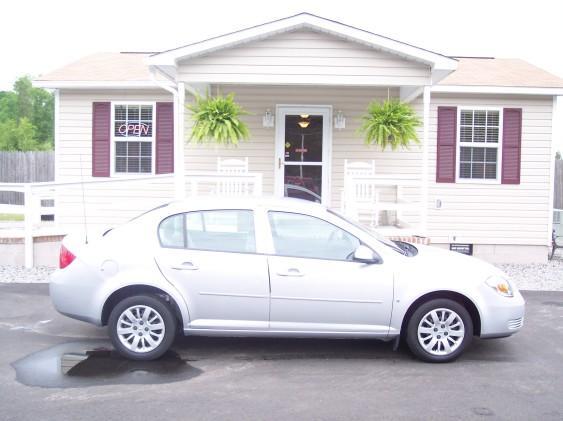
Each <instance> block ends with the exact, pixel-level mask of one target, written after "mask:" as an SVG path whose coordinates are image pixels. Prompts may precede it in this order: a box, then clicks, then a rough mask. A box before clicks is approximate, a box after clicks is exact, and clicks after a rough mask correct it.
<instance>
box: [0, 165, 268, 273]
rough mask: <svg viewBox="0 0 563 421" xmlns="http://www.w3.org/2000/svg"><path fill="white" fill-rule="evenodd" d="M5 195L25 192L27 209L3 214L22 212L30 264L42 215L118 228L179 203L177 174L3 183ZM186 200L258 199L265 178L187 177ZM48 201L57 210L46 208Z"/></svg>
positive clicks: (6, 208) (4, 209) (65, 223)
mask: <svg viewBox="0 0 563 421" xmlns="http://www.w3.org/2000/svg"><path fill="white" fill-rule="evenodd" d="M0 192H19V193H23V194H24V204H23V205H0V213H11V214H23V215H24V223H23V238H24V249H25V266H26V267H32V266H33V238H34V234H36V233H37V231H38V229H39V228H41V226H42V225H44V223H43V222H42V221H41V216H42V215H54V222H53V223H52V225H55V226H58V227H60V228H61V231H63V232H65V230H66V229H67V228H69V227H71V226H77V225H80V226H82V227H83V224H84V222H85V220H87V221H88V226H96V225H98V226H106V225H115V224H119V223H121V222H124V221H127V220H128V219H130V218H131V217H133V216H135V215H137V214H139V213H141V212H143V211H146V210H149V209H151V208H154V207H155V206H157V205H159V204H162V203H166V202H169V201H172V200H175V199H178V197H176V195H175V190H174V176H173V175H155V176H143V177H127V178H108V179H89V180H85V181H82V182H80V181H76V182H74V181H73V182H44V183H0ZM184 192H185V195H186V196H188V197H189V196H196V195H200V196H201V195H220V196H259V195H261V194H262V174H259V173H246V174H240V175H228V176H225V175H222V174H217V173H187V174H186V177H185V178H184ZM47 202H51V203H54V205H55V206H45V204H46V203H47Z"/></svg>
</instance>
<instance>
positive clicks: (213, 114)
mask: <svg viewBox="0 0 563 421" xmlns="http://www.w3.org/2000/svg"><path fill="white" fill-rule="evenodd" d="M186 108H187V109H188V110H190V111H191V112H192V117H193V121H194V125H193V127H192V135H191V137H190V141H191V140H195V141H196V142H197V143H208V142H216V143H219V144H223V145H234V146H236V145H238V144H239V142H240V141H241V140H247V139H248V138H249V136H250V132H249V130H248V127H247V125H246V124H245V123H244V122H243V121H241V120H240V116H242V115H247V114H248V113H247V112H246V111H245V110H244V109H243V108H242V107H241V106H240V105H239V104H238V103H236V102H235V95H234V94H229V95H227V96H222V95H217V96H214V97H212V96H210V95H209V94H207V95H206V96H205V97H202V96H196V98H195V103H194V104H193V105H187V106H186Z"/></svg>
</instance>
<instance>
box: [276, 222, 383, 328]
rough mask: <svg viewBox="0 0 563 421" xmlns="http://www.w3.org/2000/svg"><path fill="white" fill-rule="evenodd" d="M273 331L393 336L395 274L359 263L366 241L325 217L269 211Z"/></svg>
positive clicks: (378, 267) (379, 266)
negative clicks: (390, 332) (357, 253)
mask: <svg viewBox="0 0 563 421" xmlns="http://www.w3.org/2000/svg"><path fill="white" fill-rule="evenodd" d="M268 220H269V223H270V230H271V233H272V242H273V246H274V250H275V254H274V255H271V256H269V257H268V266H269V271H270V283H271V297H270V329H271V330H279V331H308V332H312V333H314V332H317V333H321V334H322V333H327V332H343V333H348V334H354V333H357V334H362V333H363V334H365V333H370V334H373V335H375V336H385V335H387V332H388V329H389V321H390V317H391V310H392V300H393V272H392V270H391V268H390V267H388V265H385V263H378V264H376V263H374V264H366V263H360V262H356V261H353V260H352V259H353V254H354V251H355V250H356V249H357V247H358V246H359V245H360V244H361V242H360V240H359V239H358V238H356V237H355V236H353V235H352V234H350V233H348V232H347V231H345V230H343V229H342V228H340V227H338V226H336V225H334V224H332V223H329V222H327V221H325V220H323V219H320V218H317V217H314V216H310V215H304V214H299V213H289V212H278V211H269V212H268Z"/></svg>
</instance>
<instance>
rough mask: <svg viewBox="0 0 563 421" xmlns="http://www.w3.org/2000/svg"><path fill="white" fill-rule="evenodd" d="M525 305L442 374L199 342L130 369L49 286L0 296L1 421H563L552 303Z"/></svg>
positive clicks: (395, 358) (337, 355) (370, 349)
mask: <svg viewBox="0 0 563 421" xmlns="http://www.w3.org/2000/svg"><path fill="white" fill-rule="evenodd" d="M524 295H525V298H526V300H527V303H528V307H527V315H526V324H525V327H524V329H523V330H522V331H521V332H520V333H518V334H517V335H515V336H513V337H512V338H508V339H501V340H489V341H485V340H478V339H476V340H474V342H473V344H472V346H471V347H470V349H468V350H467V352H466V353H465V355H464V356H463V357H462V358H460V359H459V360H458V361H457V362H455V363H452V364H445V365H432V364H424V363H420V362H418V361H416V360H414V359H413V358H412V357H411V355H410V354H409V353H408V351H407V350H406V349H399V351H397V352H393V351H392V349H391V348H392V347H391V345H390V344H385V343H381V342H377V341H370V340H305V339H291V340H290V339H284V340H280V339H234V338H196V337H193V338H178V340H177V341H176V344H175V346H174V347H173V352H170V353H169V354H167V355H166V357H165V358H164V359H162V360H160V361H157V362H150V363H131V362H128V361H125V360H122V359H120V358H117V357H115V356H114V355H112V353H111V352H109V351H108V350H107V348H108V346H109V342H108V341H107V336H106V332H105V329H98V328H95V327H93V326H90V325H87V324H85V323H82V322H78V321H73V320H70V319H67V318H64V317H62V316H59V315H58V314H56V313H55V311H54V310H53V309H52V307H51V304H50V301H49V297H48V293H47V286H46V285H41V284H0V308H1V309H2V311H1V314H0V341H1V343H2V347H1V348H0V419H3V420H44V419H45V420H54V419H57V420H79V419H80V420H86V419H105V420H110V419H118V418H119V419H123V420H128V419H136V420H145V419H146V420H161V419H162V420H182V419H189V420H197V419H237V420H239V419H253V420H254V419H260V420H266V419H268V420H269V419H273V420H277V419H279V420H289V419H307V420H312V419H440V420H443V419H480V418H490V419H507V420H508V419H510V420H516V419H542V420H547V419H557V420H561V419H563V292H525V293H524ZM85 350H87V351H89V352H90V353H89V355H90V357H89V358H88V359H87V360H84V361H82V362H80V363H79V364H77V365H75V364H76V363H77V361H79V360H80V359H81V358H83V357H81V356H83V355H84V354H83V351H85ZM61 357H62V361H63V365H64V366H65V367H66V369H69V368H70V367H73V366H74V367H73V368H71V369H70V371H69V372H68V374H62V372H61V368H60V365H61Z"/></svg>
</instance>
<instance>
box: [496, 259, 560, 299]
mask: <svg viewBox="0 0 563 421" xmlns="http://www.w3.org/2000/svg"><path fill="white" fill-rule="evenodd" d="M496 266H498V267H499V268H500V269H502V270H503V271H505V272H506V273H507V274H508V276H510V277H511V279H512V280H514V282H515V283H516V286H517V287H518V288H519V289H524V290H526V289H527V290H536V291H563V252H562V251H561V250H557V252H556V254H555V256H553V260H551V261H549V262H548V263H547V264H527V265H516V264H499V265H496Z"/></svg>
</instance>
